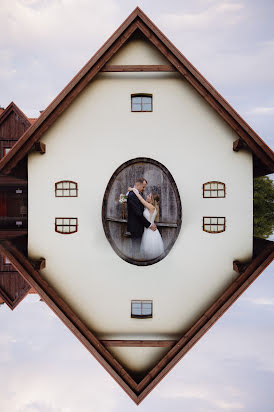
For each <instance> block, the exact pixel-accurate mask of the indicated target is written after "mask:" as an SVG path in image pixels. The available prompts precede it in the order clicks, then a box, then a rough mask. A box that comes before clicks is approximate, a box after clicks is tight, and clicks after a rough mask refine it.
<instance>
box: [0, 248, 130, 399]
mask: <svg viewBox="0 0 274 412" xmlns="http://www.w3.org/2000/svg"><path fill="white" fill-rule="evenodd" d="M0 253H2V254H4V255H6V256H7V258H8V259H9V260H10V261H11V263H12V265H13V266H14V267H15V268H16V270H17V271H18V272H19V273H20V274H21V275H22V277H23V278H24V279H25V280H26V282H27V283H28V284H29V285H30V286H32V287H33V288H34V289H35V290H36V292H37V293H38V294H39V295H40V297H41V298H42V299H43V301H44V302H45V303H46V304H47V305H48V306H49V307H50V308H51V309H52V311H53V312H54V313H55V314H56V315H57V316H58V317H59V318H60V319H61V321H62V322H64V324H65V325H66V326H67V327H68V328H69V329H70V330H71V332H72V333H73V334H74V335H75V336H76V337H77V338H78V339H79V340H80V342H82V344H83V345H84V346H85V347H86V348H87V349H88V350H89V352H90V353H91V354H92V355H93V356H94V357H95V358H96V359H97V360H98V362H99V363H100V364H101V365H102V366H103V367H104V368H105V369H106V370H107V371H108V372H109V373H110V374H111V375H112V377H113V378H114V379H115V380H116V382H118V383H119V384H120V386H121V387H122V388H123V389H124V390H125V391H126V392H127V394H128V395H129V396H130V397H131V398H132V399H133V400H134V402H137V395H136V392H135V391H136V388H137V384H136V382H135V381H134V379H133V378H132V377H131V376H130V375H129V374H128V372H127V371H126V370H125V369H124V367H123V366H122V365H120V363H119V362H118V361H117V360H116V359H115V358H114V357H113V356H112V354H111V353H110V352H108V350H107V349H106V348H105V347H104V345H102V344H101V342H100V341H99V340H98V339H97V338H96V336H95V335H94V334H93V333H92V331H91V330H90V329H89V328H88V327H87V326H86V324H85V323H84V322H82V321H81V319H80V318H79V317H78V316H77V314H76V313H74V311H73V310H72V309H71V308H70V307H69V305H68V304H67V303H66V302H65V301H64V300H63V299H62V298H61V296H59V294H58V293H57V292H56V291H55V289H54V288H53V287H52V286H51V285H50V284H49V283H48V282H47V281H46V279H45V278H44V277H43V276H41V274H40V273H39V272H38V271H37V270H35V269H34V267H33V266H32V264H31V262H30V260H29V259H28V258H27V257H26V256H25V255H24V254H23V253H22V252H20V251H19V250H18V249H17V248H16V247H15V246H14V245H13V244H12V243H11V242H10V241H8V240H5V241H1V242H0Z"/></svg>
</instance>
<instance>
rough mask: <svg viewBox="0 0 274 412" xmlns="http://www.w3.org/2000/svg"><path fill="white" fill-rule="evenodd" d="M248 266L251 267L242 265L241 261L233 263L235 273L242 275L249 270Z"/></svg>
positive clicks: (246, 264) (245, 264)
mask: <svg viewBox="0 0 274 412" xmlns="http://www.w3.org/2000/svg"><path fill="white" fill-rule="evenodd" d="M248 265H249V263H242V262H240V261H239V260H234V261H233V270H234V271H235V272H237V273H238V274H241V273H243V272H244V271H245V270H246V269H247V267H248Z"/></svg>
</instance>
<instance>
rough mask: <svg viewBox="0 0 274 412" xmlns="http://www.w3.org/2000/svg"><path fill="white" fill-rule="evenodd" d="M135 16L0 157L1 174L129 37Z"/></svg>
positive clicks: (26, 149)
mask: <svg viewBox="0 0 274 412" xmlns="http://www.w3.org/2000/svg"><path fill="white" fill-rule="evenodd" d="M135 17H136V15H133V14H132V15H130V16H129V17H128V19H127V20H126V22H127V23H128V24H126V26H124V25H121V26H120V27H119V28H118V29H117V30H116V32H115V33H114V34H113V35H112V36H111V38H110V39H109V40H108V41H107V42H106V43H105V44H104V45H103V46H102V47H101V49H99V50H98V52H97V53H96V54H95V55H94V56H93V58H91V60H90V61H89V62H88V63H87V64H86V65H85V66H84V67H83V68H82V69H81V70H80V71H79V73H77V75H76V76H75V77H74V78H73V79H72V80H71V81H70V83H68V85H67V86H66V87H65V88H64V89H63V90H62V91H61V93H59V95H58V96H57V97H56V98H55V99H54V100H53V101H52V103H51V104H50V105H49V106H48V107H47V108H46V109H45V110H44V111H43V113H41V115H40V116H39V117H38V119H37V120H36V121H35V122H34V123H33V125H31V127H29V129H28V130H27V131H26V132H25V133H24V135H23V136H21V137H20V139H19V140H18V141H17V142H16V144H15V145H14V146H13V148H12V150H11V151H10V152H9V153H8V154H7V156H5V157H4V158H3V159H1V160H0V172H2V173H4V174H9V173H10V172H11V170H12V169H13V168H14V167H15V166H16V164H17V163H18V162H19V161H20V160H21V159H22V158H23V157H24V156H25V155H26V154H27V153H28V151H29V150H30V149H31V147H32V145H33V144H34V142H35V141H37V140H38V139H39V138H40V137H41V136H42V135H43V134H44V133H45V131H46V130H48V128H49V127H50V126H51V125H52V124H53V123H54V122H55V120H56V119H57V118H58V117H59V116H60V115H61V114H62V113H63V111H64V110H65V109H66V108H67V107H68V106H69V105H70V103H71V102H72V101H73V100H74V99H75V98H76V97H77V96H78V94H79V93H81V91H82V90H83V89H84V88H85V87H86V85H87V84H89V82H90V81H91V80H92V79H93V78H94V76H96V74H97V73H98V72H99V71H100V70H101V68H102V67H103V66H104V65H105V64H106V62H107V61H108V60H109V59H110V58H111V57H112V56H113V55H114V54H115V53H116V52H117V51H118V50H119V49H120V48H121V46H122V45H123V44H124V43H125V42H126V41H127V40H128V39H129V38H130V36H131V35H132V34H133V33H134V32H135V31H136V29H137V23H136V22H133V20H135ZM130 23H132V24H130Z"/></svg>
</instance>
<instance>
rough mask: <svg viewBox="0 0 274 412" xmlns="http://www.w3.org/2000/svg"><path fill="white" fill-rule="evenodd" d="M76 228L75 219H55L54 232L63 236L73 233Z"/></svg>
mask: <svg viewBox="0 0 274 412" xmlns="http://www.w3.org/2000/svg"><path fill="white" fill-rule="evenodd" d="M77 228H78V218H77V217H56V218H55V232H58V233H62V234H63V235H66V234H70V233H75V232H77Z"/></svg>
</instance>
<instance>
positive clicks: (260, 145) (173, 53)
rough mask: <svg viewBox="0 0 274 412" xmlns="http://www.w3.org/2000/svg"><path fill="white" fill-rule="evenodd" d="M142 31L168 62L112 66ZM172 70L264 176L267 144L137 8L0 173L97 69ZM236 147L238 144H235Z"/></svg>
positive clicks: (271, 157)
mask: <svg viewBox="0 0 274 412" xmlns="http://www.w3.org/2000/svg"><path fill="white" fill-rule="evenodd" d="M135 32H141V33H142V35H143V36H145V37H146V38H147V39H148V40H149V42H151V43H152V44H153V45H154V46H155V47H156V48H157V49H158V50H159V52H160V53H161V54H162V55H163V56H164V57H165V59H166V60H167V61H168V62H169V65H168V67H167V65H165V67H161V65H156V66H155V67H151V66H150V67H149V66H135V67H126V66H123V67H121V66H120V67H113V65H111V67H109V66H108V62H109V61H110V59H111V58H112V57H113V56H114V55H115V54H116V53H117V51H118V50H119V49H120V48H121V47H122V46H123V45H124V44H126V42H127V41H128V40H129V39H130V38H131V37H132V35H134V33H135ZM159 70H160V71H161V70H163V71H165V70H167V71H174V70H177V71H178V72H179V73H180V74H181V75H182V76H183V78H184V79H186V80H187V81H188V82H189V83H190V84H191V86H192V87H193V88H194V89H195V90H196V91H197V92H198V93H199V94H200V95H201V96H202V97H203V98H204V99H205V100H206V102H207V103H208V104H209V105H210V106H211V107H213V109H214V110H216V112H217V113H218V114H219V115H220V116H221V117H222V118H223V119H224V120H225V122H226V123H227V124H228V125H229V126H230V127H231V128H232V129H233V130H234V131H235V132H236V133H237V135H238V136H239V139H240V140H239V142H243V143H245V144H246V145H247V146H248V148H249V149H250V150H251V152H252V153H253V155H254V159H255V161H254V166H255V169H254V175H255V176H259V175H265V174H269V173H273V171H274V166H273V165H274V154H273V151H272V150H271V149H270V148H269V147H268V146H267V145H266V143H265V142H264V141H263V140H262V139H261V138H260V137H259V136H258V135H257V134H256V133H255V132H254V130H252V129H251V127H250V126H249V125H248V124H247V123H246V122H245V121H244V120H243V119H242V118H241V117H240V115H239V114H238V113H237V112H236V111H235V110H234V109H233V108H232V107H231V106H230V105H229V103H228V102H227V101H226V100H225V99H224V98H223V97H222V96H221V95H220V94H219V93H218V92H217V91H216V90H215V89H214V87H213V86H212V85H211V84H210V83H209V82H208V81H207V80H206V79H205V78H204V77H203V76H202V75H201V74H200V73H199V72H198V70H197V69H196V68H195V67H194V66H193V65H192V64H191V63H190V62H189V61H188V60H187V59H186V57H185V56H184V55H183V54H182V53H181V52H180V51H179V50H178V49H177V48H176V47H175V46H174V45H173V44H172V43H171V42H170V41H169V40H168V39H167V37H166V36H165V35H164V34H163V33H162V32H161V31H160V30H159V29H158V27H157V26H156V25H155V24H154V23H153V22H152V21H151V20H150V19H149V18H148V17H147V16H146V15H145V14H144V13H143V11H142V10H141V9H140V8H139V7H137V8H136V9H135V10H134V11H133V12H132V13H131V14H130V15H129V17H128V18H127V19H126V20H125V21H124V23H123V24H122V25H121V26H120V27H119V28H118V29H117V30H116V31H115V33H114V34H113V35H112V36H111V37H110V38H109V39H108V40H107V41H106V42H105V43H104V45H103V46H102V47H101V48H100V49H99V50H98V51H97V53H95V55H94V56H93V57H92V58H91V59H90V60H89V61H88V63H87V64H86V65H85V66H84V67H83V68H82V69H81V70H80V72H79V73H78V74H77V75H76V76H75V77H74V78H73V79H72V81H71V82H70V83H69V84H68V85H67V86H66V87H65V88H64V89H63V90H62V91H61V93H59V95H58V96H57V97H56V98H55V99H54V100H53V102H52V103H51V104H50V105H49V106H48V107H47V108H46V109H45V110H44V111H43V113H42V114H41V116H40V117H39V118H38V119H37V121H36V122H35V123H34V124H33V125H32V126H31V127H30V128H29V129H28V130H27V132H26V133H25V134H24V135H23V136H22V137H21V138H20V140H19V141H18V142H17V144H16V145H15V146H14V148H13V149H12V150H11V151H10V152H9V153H8V154H7V156H5V158H3V159H2V160H1V161H0V172H1V173H5V174H9V173H10V172H11V170H12V169H13V168H14V167H15V166H16V164H17V163H18V162H19V161H20V159H22V158H23V157H24V156H26V154H27V153H28V152H29V151H30V150H31V148H32V147H33V145H34V143H35V142H37V141H38V140H39V139H41V137H42V136H43V133H44V132H45V131H46V130H47V129H48V128H49V127H50V126H51V124H53V122H55V120H56V119H57V118H58V117H59V116H60V115H61V113H62V112H63V111H64V110H66V108H67V107H68V106H69V105H70V103H71V102H72V101H73V100H74V99H75V98H76V97H77V96H78V95H79V93H81V91H82V90H83V89H84V88H85V87H86V86H87V85H88V84H89V83H90V82H91V80H92V79H93V78H94V76H96V74H97V73H99V72H100V71H159ZM237 147H239V145H237Z"/></svg>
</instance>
